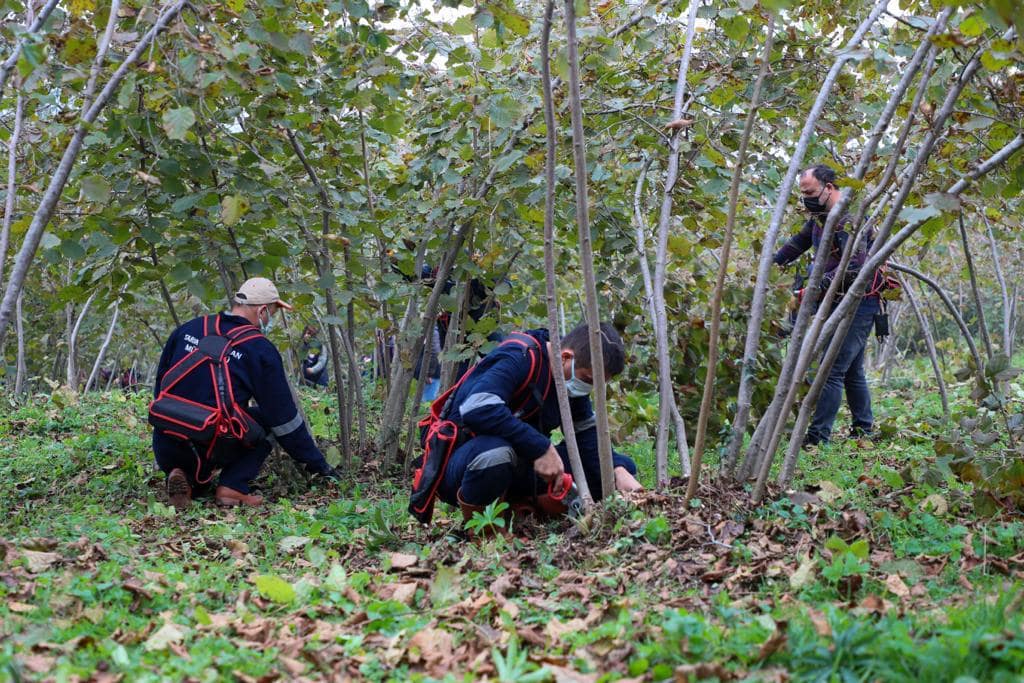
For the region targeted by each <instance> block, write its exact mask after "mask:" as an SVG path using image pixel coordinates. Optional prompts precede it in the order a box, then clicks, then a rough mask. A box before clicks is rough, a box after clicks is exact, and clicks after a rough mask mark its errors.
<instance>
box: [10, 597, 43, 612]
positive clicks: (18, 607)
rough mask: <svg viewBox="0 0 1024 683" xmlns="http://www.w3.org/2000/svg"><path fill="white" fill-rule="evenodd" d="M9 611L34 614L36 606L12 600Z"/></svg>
mask: <svg viewBox="0 0 1024 683" xmlns="http://www.w3.org/2000/svg"><path fill="white" fill-rule="evenodd" d="M7 609H9V610H11V611H12V612H16V613H18V614H28V613H29V612H34V611H35V609H36V608H35V605H27V604H25V603H24V602H18V601H17V600H10V601H8V603H7Z"/></svg>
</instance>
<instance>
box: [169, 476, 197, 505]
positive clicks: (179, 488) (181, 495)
mask: <svg viewBox="0 0 1024 683" xmlns="http://www.w3.org/2000/svg"><path fill="white" fill-rule="evenodd" d="M167 499H168V500H169V501H170V503H171V505H173V506H174V507H175V509H177V510H187V509H188V506H189V505H191V503H192V486H191V485H190V484H189V483H188V476H187V475H186V474H185V471H184V470H181V469H177V468H175V469H173V470H171V473H170V474H168V475H167Z"/></svg>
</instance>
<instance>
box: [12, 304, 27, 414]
mask: <svg viewBox="0 0 1024 683" xmlns="http://www.w3.org/2000/svg"><path fill="white" fill-rule="evenodd" d="M24 298H25V297H24V295H19V296H18V303H17V305H16V306H15V308H16V311H15V318H16V320H15V327H16V330H17V336H18V371H17V374H16V375H15V379H14V395H15V396H21V395H22V394H24V393H25V389H26V384H27V380H28V364H27V363H26V362H25V323H24V320H25V319H24V316H23V315H22V310H21V302H22V299H24Z"/></svg>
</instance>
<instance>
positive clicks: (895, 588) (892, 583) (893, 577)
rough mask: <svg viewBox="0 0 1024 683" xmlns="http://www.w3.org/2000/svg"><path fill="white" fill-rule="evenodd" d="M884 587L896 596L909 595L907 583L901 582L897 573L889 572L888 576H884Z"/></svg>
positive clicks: (903, 596)
mask: <svg viewBox="0 0 1024 683" xmlns="http://www.w3.org/2000/svg"><path fill="white" fill-rule="evenodd" d="M885 587H886V588H888V589H889V592H890V593H892V594H893V595H895V596H896V597H898V598H905V597H907V596H908V595H910V589H909V588H907V584H905V583H903V579H901V578H900V575H899V574H889V576H887V577H885Z"/></svg>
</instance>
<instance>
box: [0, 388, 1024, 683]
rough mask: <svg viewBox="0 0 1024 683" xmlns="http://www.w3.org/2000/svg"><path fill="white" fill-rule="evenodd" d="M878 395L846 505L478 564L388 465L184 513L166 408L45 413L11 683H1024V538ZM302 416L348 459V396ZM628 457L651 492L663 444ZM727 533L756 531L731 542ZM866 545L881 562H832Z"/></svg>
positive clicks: (600, 521)
mask: <svg viewBox="0 0 1024 683" xmlns="http://www.w3.org/2000/svg"><path fill="white" fill-rule="evenodd" d="M962 393H963V388H962V387H958V389H957V396H956V400H957V401H958V402H959V401H963V400H965V399H964V397H963V396H962ZM876 397H877V398H878V400H877V401H876V405H877V413H878V415H879V417H880V421H881V422H882V423H883V424H885V423H890V424H891V425H893V427H894V429H895V433H896V434H897V435H898V437H897V438H892V439H890V440H888V441H885V442H882V443H880V444H878V445H877V446H876V447H875V448H872V449H863V448H858V447H857V446H856V445H855V444H854V443H853V442H846V441H841V442H837V443H835V444H834V445H831V446H828V447H826V448H823V449H821V450H820V451H819V452H818V453H817V454H816V455H815V456H813V457H805V458H804V460H803V462H802V470H801V473H800V476H799V478H798V480H797V481H796V482H795V485H796V487H797V488H807V487H810V488H811V489H812V490H813V489H815V488H816V487H817V486H818V485H819V484H820V483H821V482H823V481H825V482H831V483H832V484H834V485H835V487H836V489H838V491H839V495H838V496H837V497H836V498H835V499H834V500H833V499H829V500H827V501H826V502H825V503H824V504H822V505H812V506H801V505H796V504H794V503H792V502H790V501H789V500H788V499H787V498H785V497H782V498H780V499H778V500H775V501H771V502H768V503H767V504H766V505H764V506H762V507H761V508H758V509H751V508H750V507H749V505H746V504H745V503H744V502H743V499H742V497H739V498H735V502H730V501H725V500H710V499H709V500H704V501H701V503H700V504H698V505H697V506H695V507H693V508H692V509H689V510H684V509H682V508H681V506H680V505H679V502H680V498H679V497H678V494H676V493H672V492H670V493H669V495H667V496H664V497H659V496H656V495H648V496H641V497H640V498H639V499H638V500H637V501H636V502H635V503H630V502H626V501H622V500H615V501H611V502H610V503H609V504H608V505H607V506H606V507H605V509H604V510H603V512H599V513H598V514H596V515H595V516H594V517H592V518H590V519H589V520H586V521H584V522H583V523H581V524H579V525H577V526H572V525H568V524H567V523H561V524H559V523H553V524H548V525H541V526H532V527H531V526H526V527H524V529H525V530H526V532H527V535H526V536H525V537H523V538H516V539H509V540H506V539H497V540H494V541H489V542H485V543H482V544H479V545H476V544H467V543H464V542H461V541H459V540H458V539H457V538H455V536H454V535H453V532H454V528H455V526H456V521H455V515H454V514H453V513H452V512H451V511H448V510H444V509H439V514H438V518H437V521H436V523H435V525H434V526H433V527H431V528H430V529H423V528H421V527H419V526H418V525H416V524H415V523H414V522H412V520H411V519H410V517H409V516H408V514H407V513H406V511H405V502H406V501H405V485H404V483H401V482H393V481H390V480H388V479H385V478H381V477H380V476H379V475H377V474H375V472H376V470H374V469H370V470H367V471H362V472H360V473H358V474H355V475H353V481H352V483H350V484H346V485H345V486H344V487H343V489H342V490H340V491H339V490H336V489H323V488H320V489H313V490H308V489H307V487H306V485H305V482H304V481H303V480H302V479H301V478H300V479H296V478H295V474H294V473H293V472H291V471H290V470H289V469H288V468H287V466H285V465H283V464H281V463H278V465H272V466H271V467H270V468H269V470H270V471H269V473H268V475H267V476H266V477H265V478H264V480H263V481H262V482H261V483H262V484H263V486H264V488H265V489H268V490H269V492H270V494H271V498H272V503H271V504H270V505H268V506H266V507H265V508H263V509H260V510H235V511H223V510H218V509H216V508H214V507H212V506H211V505H209V502H208V501H207V502H206V503H202V502H200V504H197V505H194V506H193V507H192V508H191V509H190V510H189V511H188V512H186V513H184V514H177V515H176V514H175V513H174V511H173V509H171V508H169V507H167V506H166V505H165V504H164V502H165V501H164V496H163V493H162V477H161V476H160V475H159V474H158V473H157V472H156V471H155V468H154V466H153V464H152V455H151V452H150V447H149V430H148V427H147V425H146V423H145V421H144V418H143V416H144V413H145V401H146V397H144V396H138V397H127V398H126V397H123V396H121V395H119V394H112V395H104V396H100V395H92V396H89V397H86V398H82V399H80V400H76V399H74V398H72V397H68V396H66V395H63V394H61V393H57V394H56V395H55V396H53V397H45V396H40V397H36V398H35V399H34V400H33V401H32V402H31V403H30V404H28V405H24V406H12V407H11V409H10V410H8V411H7V415H6V416H5V417H4V418H3V419H2V421H0V444H2V445H0V513H2V516H0V538H2V539H5V540H4V542H3V543H2V544H0V554H2V556H3V559H2V560H0V619H2V625H0V680H22V679H24V680H34V679H38V678H44V677H49V678H53V679H55V680H61V681H63V680H73V679H74V678H75V677H78V678H80V679H86V678H88V677H90V676H94V675H96V674H97V673H98V672H99V673H103V672H106V673H110V674H120V675H123V676H124V677H125V680H133V681H136V680H138V681H162V680H181V679H185V678H192V679H195V680H204V681H205V680H210V681H213V680H222V679H225V678H231V677H232V676H241V677H249V678H253V679H259V678H261V677H264V676H270V675H278V676H283V677H284V678H286V679H287V678H293V677H295V676H297V675H300V674H301V675H304V676H306V677H309V678H313V679H325V678H327V677H329V676H354V677H357V678H365V679H370V680H390V681H406V680H479V679H481V678H483V677H491V678H492V679H501V678H502V677H504V680H554V675H555V672H556V667H562V668H567V669H574V670H577V671H581V672H588V671H589V672H595V673H600V674H602V675H603V678H604V679H607V680H614V679H617V678H620V677H627V676H633V677H641V678H643V679H645V680H666V679H672V678H673V677H674V676H675V675H676V671H677V669H678V668H679V667H684V666H688V665H696V664H698V663H701V662H704V663H714V664H717V665H720V666H723V667H725V668H726V669H728V670H730V671H733V672H739V673H742V674H744V675H750V676H756V675H758V672H762V673H763V674H764V675H765V676H770V672H771V671H773V670H777V669H785V670H786V671H788V672H789V674H790V675H791V676H792V679H793V680H821V681H832V680H835V681H847V680H850V681H852V680H906V681H912V680H913V681H917V680H954V679H957V677H960V676H963V677H966V678H964V679H963V680H971V679H973V680H996V681H999V680H1007V681H1009V680H1019V676H1020V674H1021V672H1022V671H1024V631H1022V620H1021V614H1020V609H1019V608H1020V605H1019V604H1017V603H1016V602H1015V601H1014V600H1015V596H1016V595H1017V594H1018V593H1019V591H1020V590H1021V586H1020V583H1019V581H1018V579H1019V577H1020V575H1021V571H1022V570H1024V566H1022V564H1021V562H1020V561H1019V558H1021V557H1024V533H1022V532H1024V523H1022V522H1021V520H1019V519H1014V518H1003V519H996V520H987V519H979V518H977V517H976V516H975V515H974V514H973V510H972V509H971V505H970V497H969V495H968V494H969V487H966V486H964V485H962V484H959V483H957V482H956V481H954V480H953V479H952V478H951V477H950V476H938V477H937V478H936V476H935V475H934V473H932V466H933V464H934V463H933V462H932V461H934V457H933V456H934V453H933V452H932V451H931V445H930V439H931V438H932V437H933V436H934V435H935V434H936V433H937V430H938V427H937V426H935V424H934V418H935V415H936V412H935V411H936V410H937V409H938V406H937V403H936V401H935V399H934V397H933V396H931V395H929V394H927V393H926V392H922V391H920V388H919V387H918V386H917V385H916V384H915V383H914V382H913V381H911V382H910V383H909V384H906V385H900V384H899V383H897V384H896V385H895V386H893V387H889V388H885V389H884V390H881V391H878V390H876ZM304 400H305V401H306V409H307V414H308V415H309V416H310V420H311V422H312V424H313V430H314V432H315V433H316V435H317V436H318V438H321V439H325V438H330V437H331V436H332V430H333V429H334V423H333V419H334V410H333V404H332V401H331V399H330V397H328V396H325V395H323V394H315V393H304ZM841 428H842V427H841V425H839V426H837V430H838V429H841ZM621 450H623V451H624V452H627V453H629V454H630V455H632V456H633V457H634V458H635V459H636V460H637V461H638V464H639V465H640V467H641V480H642V481H643V482H644V483H645V484H652V483H653V481H652V476H653V463H652V462H651V460H652V458H653V452H652V451H653V449H652V444H651V443H650V442H649V441H647V442H640V443H633V444H624V445H623V446H622V448H621ZM711 459H712V464H711V465H710V466H709V472H710V471H713V468H714V467H715V465H714V464H713V461H714V458H713V457H712V458H711ZM907 481H909V482H910V483H907ZM740 494H741V492H735V491H734V492H733V493H732V494H730V495H732V496H734V497H735V496H737V495H740ZM930 496H931V497H932V498H929V497H930ZM935 497H940V498H941V502H942V504H943V505H944V508H945V509H937V508H936V505H935V503H936V498H935ZM726 523H732V524H734V525H742V527H741V530H740V531H739V532H738V533H735V534H734V535H733V536H732V537H729V540H728V541H727V543H725V544H718V545H716V544H714V543H712V542H711V540H710V537H709V534H710V533H711V531H709V530H716V531H714V533H716V534H717V538H723V537H724V536H723V533H728V531H727V529H728V527H724V526H722V525H724V524H726ZM517 526H518V525H517ZM737 528H740V527H737ZM833 537H835V538H843V539H845V540H843V541H842V543H841V544H840V543H839V542H838V541H833V540H830V539H833ZM858 540H859V541H862V542H863V546H858V547H862V549H866V551H867V553H868V555H867V558H866V559H863V560H861V559H856V558H852V557H851V559H850V560H849V562H847V561H846V560H845V559H843V557H842V554H841V553H839V552H838V551H836V550H830V549H829V548H841V547H851V546H849V545H848V543H847V542H849V543H854V542H855V541H858ZM47 553H52V554H47ZM396 553H398V554H397V555H396ZM409 556H411V557H414V558H415V560H414V563H413V564H412V566H409V567H407V566H406V565H407V564H408V563H409V559H408V557H409ZM837 558H838V559H837ZM843 562H846V564H843ZM396 563H397V565H396ZM802 564H808V565H810V566H811V567H812V570H811V572H810V573H809V574H808V575H807V576H806V577H805V580H802V581H797V582H791V576H793V574H794V573H796V572H797V570H798V568H799V567H800V566H801V565H802ZM393 565H394V566H393ZM715 572H718V573H715ZM851 576H855V578H851ZM891 577H898V579H899V582H900V583H901V584H902V586H903V587H905V589H906V590H907V591H909V595H905V596H903V597H901V596H900V595H897V594H896V593H895V592H894V589H895V590H897V591H899V590H901V588H900V583H894V582H893V580H892V578H891ZM851 581H852V582H855V583H857V585H856V586H855V588H854V589H853V590H851V589H850V582H851ZM968 586H969V587H968ZM778 634H784V635H785V638H784V642H783V641H781V640H780V638H779V636H778ZM773 639H774V641H775V644H776V645H777V649H775V651H774V652H771V653H767V652H765V651H762V648H763V647H766V645H765V644H766V643H769V642H772V641H773ZM762 655H763V656H762ZM691 670H692V669H691ZM679 671H686V669H679ZM703 672H704V673H705V674H708V675H710V673H713V672H712V671H711V670H708V669H705V670H703ZM679 675H680V676H682V675H683V674H682V673H680V674H679Z"/></svg>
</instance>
